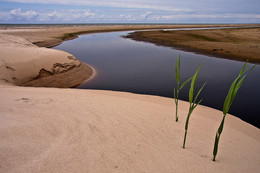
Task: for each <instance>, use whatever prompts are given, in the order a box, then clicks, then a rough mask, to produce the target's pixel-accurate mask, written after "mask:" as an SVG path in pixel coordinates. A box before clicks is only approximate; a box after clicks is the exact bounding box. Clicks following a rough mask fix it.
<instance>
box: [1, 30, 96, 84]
mask: <svg viewBox="0 0 260 173" xmlns="http://www.w3.org/2000/svg"><path fill="white" fill-rule="evenodd" d="M0 52H1V53H0V84H9V85H24V86H46V87H73V86H76V85H78V84H80V83H82V82H84V81H85V80H86V79H88V78H90V76H91V75H92V74H93V70H92V69H91V68H90V67H89V66H87V65H85V64H83V63H81V62H80V61H79V60H77V59H76V58H75V57H74V56H73V55H71V54H69V53H66V52H63V51H59V50H54V49H47V48H39V47H37V46H36V45H34V44H32V43H31V42H29V41H27V40H25V39H24V38H21V37H18V36H10V35H3V34H0ZM61 77H64V78H63V80H62V79H61ZM64 79H66V80H64Z"/></svg>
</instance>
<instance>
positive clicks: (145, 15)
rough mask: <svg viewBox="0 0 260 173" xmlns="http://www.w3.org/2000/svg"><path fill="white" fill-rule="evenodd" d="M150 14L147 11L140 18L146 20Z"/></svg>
mask: <svg viewBox="0 0 260 173" xmlns="http://www.w3.org/2000/svg"><path fill="white" fill-rule="evenodd" d="M151 14H152V12H150V11H148V12H146V13H144V14H142V15H141V18H143V19H147V18H148V17H149V16H150V15H151Z"/></svg>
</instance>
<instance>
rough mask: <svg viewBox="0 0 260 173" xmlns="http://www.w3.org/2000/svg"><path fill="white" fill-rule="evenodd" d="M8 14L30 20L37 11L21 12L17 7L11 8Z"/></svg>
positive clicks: (35, 15) (36, 14)
mask: <svg viewBox="0 0 260 173" xmlns="http://www.w3.org/2000/svg"><path fill="white" fill-rule="evenodd" d="M10 15H11V16H13V17H14V18H18V19H19V18H22V19H25V20H31V19H33V18H35V17H37V16H38V13H37V12H36V11H32V10H29V11H25V12H22V10H21V9H20V8H18V9H13V10H11V11H10Z"/></svg>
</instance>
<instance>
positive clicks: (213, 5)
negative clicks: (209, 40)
mask: <svg viewBox="0 0 260 173" xmlns="http://www.w3.org/2000/svg"><path fill="white" fill-rule="evenodd" d="M0 23H13V24H18V23H31V24H36V23H260V0H0Z"/></svg>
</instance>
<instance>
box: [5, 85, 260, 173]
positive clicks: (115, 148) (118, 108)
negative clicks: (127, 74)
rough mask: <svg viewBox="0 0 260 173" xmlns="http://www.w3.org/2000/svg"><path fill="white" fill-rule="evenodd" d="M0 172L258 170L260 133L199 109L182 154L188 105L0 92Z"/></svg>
mask: <svg viewBox="0 0 260 173" xmlns="http://www.w3.org/2000/svg"><path fill="white" fill-rule="evenodd" d="M0 98H1V105H0V115H1V116H0V121H1V126H0V136H1V143H0V153H1V156H0V163H1V164H0V170H1V171H0V172H20V173H22V172H34V173H37V172H258V171H259V168H260V164H259V163H260V158H259V152H260V136H259V129H257V128H255V127H253V126H251V125H249V124H247V123H245V122H243V121H241V120H240V119H238V118H235V117H233V116H228V117H227V121H226V125H225V128H224V133H223V136H222V138H221V141H220V148H219V155H218V156H217V161H216V162H213V161H212V160H211V159H212V149H213V142H214V136H215V132H216V130H217V128H218V125H219V123H220V121H221V116H222V113H221V112H220V111H217V110H214V109H211V108H208V107H204V106H199V107H198V108H197V110H196V111H195V112H194V114H193V115H192V117H191V121H190V129H189V132H188V137H187V143H186V144H187V148H186V149H182V142H183V135H184V122H185V117H186V114H187V111H188V110H187V107H188V103H186V102H181V103H180V122H178V123H176V122H175V121H174V109H175V106H174V102H173V100H172V99H169V98H163V97H156V96H147V95H136V94H131V93H120V92H111V91H95V90H77V89H46V88H23V87H2V88H1V92H0Z"/></svg>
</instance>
